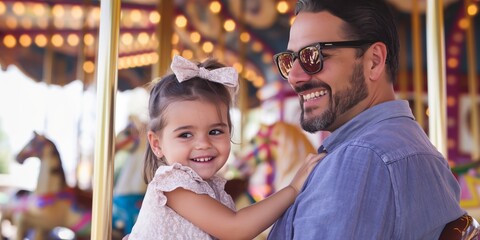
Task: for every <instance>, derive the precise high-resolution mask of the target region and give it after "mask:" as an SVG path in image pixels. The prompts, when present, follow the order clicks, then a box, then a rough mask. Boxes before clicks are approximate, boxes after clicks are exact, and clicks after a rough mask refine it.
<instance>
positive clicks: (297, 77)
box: [288, 59, 311, 86]
mask: <svg viewBox="0 0 480 240" xmlns="http://www.w3.org/2000/svg"><path fill="white" fill-rule="evenodd" d="M310 78H311V76H310V75H309V74H307V73H306V72H305V71H304V70H303V68H302V66H301V65H300V61H299V60H298V59H295V61H294V62H293V64H292V69H291V70H290V72H289V73H288V82H289V83H290V84H291V85H292V86H295V85H297V84H299V83H302V82H306V81H309V80H310Z"/></svg>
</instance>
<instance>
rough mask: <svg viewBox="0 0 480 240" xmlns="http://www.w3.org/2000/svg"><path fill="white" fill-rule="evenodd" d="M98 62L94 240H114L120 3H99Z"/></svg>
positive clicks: (116, 0)
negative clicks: (113, 209)
mask: <svg viewBox="0 0 480 240" xmlns="http://www.w3.org/2000/svg"><path fill="white" fill-rule="evenodd" d="M100 14H101V15H100V19H101V20H100V29H99V47H98V60H97V65H96V69H97V80H96V84H97V113H96V117H97V135H96V146H95V158H94V167H93V170H94V171H93V180H94V181H93V209H92V214H93V215H92V234H91V239H93V240H105V239H112V237H111V235H112V198H113V197H112V195H113V163H114V162H113V160H114V150H115V149H114V148H115V146H114V134H115V124H114V123H115V121H114V120H115V119H114V116H115V95H116V92H117V69H118V66H117V62H118V35H119V32H120V0H103V1H100Z"/></svg>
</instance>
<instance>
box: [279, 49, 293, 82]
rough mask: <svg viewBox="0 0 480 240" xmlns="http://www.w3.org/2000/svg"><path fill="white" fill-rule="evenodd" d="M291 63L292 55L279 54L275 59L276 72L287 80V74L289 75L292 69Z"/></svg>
mask: <svg viewBox="0 0 480 240" xmlns="http://www.w3.org/2000/svg"><path fill="white" fill-rule="evenodd" d="M293 61H294V59H293V54H291V53H280V54H279V55H278V57H277V67H278V70H279V71H280V74H281V75H282V77H284V78H285V79H286V78H288V73H290V70H291V69H292V64H293Z"/></svg>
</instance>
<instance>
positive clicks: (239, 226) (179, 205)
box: [165, 154, 325, 239]
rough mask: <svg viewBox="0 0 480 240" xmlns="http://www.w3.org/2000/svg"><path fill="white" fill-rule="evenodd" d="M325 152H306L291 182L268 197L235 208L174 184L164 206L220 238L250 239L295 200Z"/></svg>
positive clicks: (166, 193) (272, 221)
mask: <svg viewBox="0 0 480 240" xmlns="http://www.w3.org/2000/svg"><path fill="white" fill-rule="evenodd" d="M324 156H325V154H320V155H314V154H309V155H308V156H307V158H306V159H305V162H304V164H303V165H302V166H301V167H300V169H299V170H298V171H297V173H296V175H295V177H294V178H293V180H292V182H291V183H290V185H288V186H287V187H285V188H283V189H282V190H280V191H278V192H276V193H274V194H273V195H271V196H270V197H268V198H266V199H264V200H262V201H260V202H257V203H255V204H253V205H250V206H248V207H245V208H242V209H240V210H239V211H238V212H234V211H232V210H231V209H229V208H228V207H226V206H224V205H223V204H221V203H220V202H218V201H217V200H215V199H213V198H211V197H210V196H208V195H205V194H196V193H194V192H191V191H188V190H185V189H183V188H177V189H175V190H173V191H171V192H165V195H166V196H167V206H169V207H170V208H172V209H173V210H174V211H175V212H177V213H178V214H180V215H181V216H182V217H184V218H185V219H187V220H188V221H190V222H191V223H193V224H194V225H196V226H198V227H199V228H200V229H202V230H203V231H205V232H207V233H208V234H210V235H212V236H214V237H216V238H219V239H232V238H236V239H252V238H254V237H255V236H257V235H258V234H260V233H261V232H263V231H264V230H265V229H267V228H268V227H269V226H270V225H272V224H273V223H274V222H275V220H277V219H278V218H279V217H280V216H281V215H282V214H283V212H284V211H285V210H286V209H287V208H288V207H289V206H290V205H291V204H292V203H293V202H294V201H295V198H296V196H297V195H298V193H299V190H300V189H301V187H302V186H303V183H304V182H305V180H306V179H307V177H308V174H310V172H311V171H312V169H313V168H314V166H315V165H316V163H317V162H318V161H319V160H320V159H321V158H322V157H324Z"/></svg>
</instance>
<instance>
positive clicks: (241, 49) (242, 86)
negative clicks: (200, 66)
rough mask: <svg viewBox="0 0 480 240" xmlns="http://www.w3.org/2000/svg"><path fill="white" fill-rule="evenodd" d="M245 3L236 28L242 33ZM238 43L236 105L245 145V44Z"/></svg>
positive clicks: (243, 2)
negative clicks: (238, 65) (237, 91)
mask: <svg viewBox="0 0 480 240" xmlns="http://www.w3.org/2000/svg"><path fill="white" fill-rule="evenodd" d="M245 5H246V3H245V1H241V3H240V6H241V9H242V10H241V11H240V21H239V28H238V33H239V34H242V33H243V31H245V14H244V13H245V8H246V6H245ZM238 42H239V43H238V44H239V61H240V65H241V66H242V70H241V71H240V74H239V78H238V81H239V83H240V89H239V93H238V101H239V103H238V106H239V109H240V115H241V119H240V140H241V146H242V147H243V146H244V145H245V142H247V141H246V140H245V139H243V138H244V136H245V134H244V132H243V131H244V130H245V125H246V121H247V120H246V119H247V111H248V87H247V84H248V83H247V79H245V72H246V66H247V64H246V60H245V59H246V56H245V55H246V47H247V46H246V44H245V43H244V42H243V41H241V40H240V38H239V40H238Z"/></svg>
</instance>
